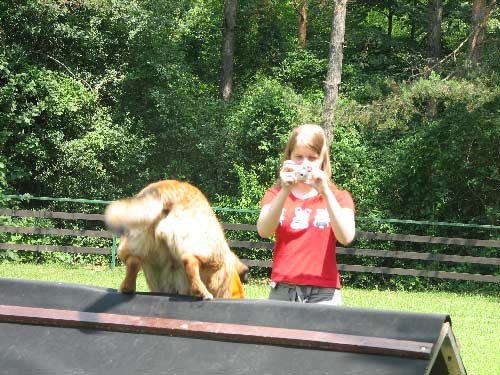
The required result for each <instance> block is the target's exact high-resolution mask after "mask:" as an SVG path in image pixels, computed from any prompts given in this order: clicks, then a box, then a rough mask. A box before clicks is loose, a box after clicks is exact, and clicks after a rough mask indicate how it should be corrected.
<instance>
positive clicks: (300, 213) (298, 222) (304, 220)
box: [290, 207, 311, 229]
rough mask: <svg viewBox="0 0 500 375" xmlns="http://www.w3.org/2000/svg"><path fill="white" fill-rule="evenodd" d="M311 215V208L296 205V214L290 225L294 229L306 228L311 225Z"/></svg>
mask: <svg viewBox="0 0 500 375" xmlns="http://www.w3.org/2000/svg"><path fill="white" fill-rule="evenodd" d="M310 216H311V209H310V208H306V209H305V210H303V209H302V207H295V216H294V217H293V219H292V223H291V224H290V227H291V228H292V229H306V228H307V227H308V226H309V217H310Z"/></svg>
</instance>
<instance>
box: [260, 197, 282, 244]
mask: <svg viewBox="0 0 500 375" xmlns="http://www.w3.org/2000/svg"><path fill="white" fill-rule="evenodd" d="M288 194H289V189H281V190H280V191H279V192H278V194H277V195H276V196H275V197H274V199H273V201H272V202H271V203H269V204H265V205H264V206H262V208H261V210H260V214H259V218H258V219H257V232H258V233H259V236H261V237H263V238H268V237H271V236H272V235H273V234H274V232H275V231H276V228H277V227H278V224H279V222H280V217H281V211H282V210H283V205H284V204H285V200H286V197H287V196H288Z"/></svg>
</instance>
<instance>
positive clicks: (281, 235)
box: [261, 184, 354, 288]
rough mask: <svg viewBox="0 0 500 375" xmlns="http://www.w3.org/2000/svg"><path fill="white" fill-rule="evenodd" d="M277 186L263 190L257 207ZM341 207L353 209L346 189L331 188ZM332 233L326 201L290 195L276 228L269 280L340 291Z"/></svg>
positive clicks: (316, 197) (277, 189) (271, 198)
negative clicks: (263, 192)
mask: <svg viewBox="0 0 500 375" xmlns="http://www.w3.org/2000/svg"><path fill="white" fill-rule="evenodd" d="M280 189H281V187H273V188H271V189H269V190H267V192H266V194H265V195H264V198H262V202H261V206H264V205H265V204H269V203H271V201H272V200H273V199H274V197H275V196H276V194H277V193H278V192H279V191H280ZM331 189H332V191H333V193H334V195H335V198H336V199H337V201H338V202H339V204H340V206H341V207H345V208H351V209H352V210H354V201H353V199H352V196H351V194H350V193H349V192H348V191H347V190H340V189H338V188H337V187H336V186H335V185H333V184H332V185H331ZM336 242H337V241H336V238H335V234H334V233H333V230H332V226H331V224H330V217H329V215H328V210H327V208H326V201H325V199H324V198H323V197H322V196H321V195H317V196H315V197H312V198H307V199H299V198H297V197H295V196H294V195H293V193H290V194H289V195H288V197H287V198H286V200H285V204H284V206H283V210H282V212H281V218H280V223H279V225H278V228H277V229H276V243H275V246H274V260H273V270H272V273H271V279H272V280H273V281H275V282H286V283H290V284H298V285H310V286H320V287H325V288H340V287H341V284H340V277H339V272H338V268H337V259H336V254H335V244H336Z"/></svg>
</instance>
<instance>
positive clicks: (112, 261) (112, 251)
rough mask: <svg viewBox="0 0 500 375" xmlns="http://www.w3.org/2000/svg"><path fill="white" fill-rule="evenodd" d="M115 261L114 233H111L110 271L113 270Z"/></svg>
mask: <svg viewBox="0 0 500 375" xmlns="http://www.w3.org/2000/svg"><path fill="white" fill-rule="evenodd" d="M115 263H116V234H113V244H112V245H111V271H114V270H115Z"/></svg>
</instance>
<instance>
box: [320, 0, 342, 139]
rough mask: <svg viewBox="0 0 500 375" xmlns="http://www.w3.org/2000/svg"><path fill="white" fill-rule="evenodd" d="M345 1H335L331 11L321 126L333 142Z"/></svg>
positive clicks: (340, 67) (340, 71) (340, 69)
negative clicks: (330, 29)
mask: <svg viewBox="0 0 500 375" xmlns="http://www.w3.org/2000/svg"><path fill="white" fill-rule="evenodd" d="M346 5H347V0H335V1H334V9H333V21H332V34H331V37H330V55H329V60H328V72H327V74H326V81H325V98H324V101H323V119H322V125H323V128H324V129H325V133H326V136H327V137H328V139H329V140H330V142H331V141H333V134H334V129H335V103H336V102H337V98H338V96H339V87H340V83H341V78H342V58H343V47H344V34H345V17H346Z"/></svg>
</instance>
